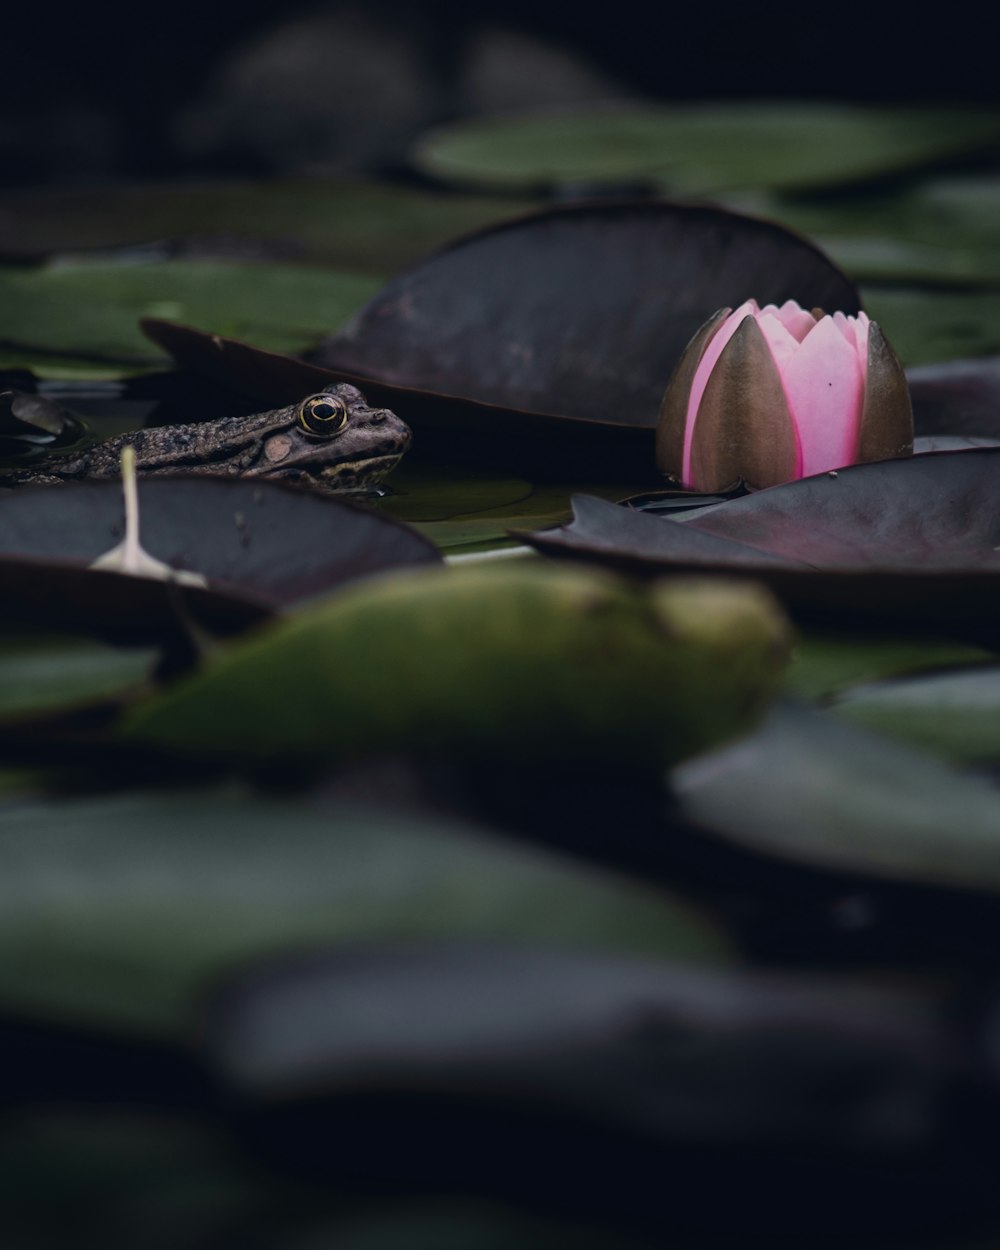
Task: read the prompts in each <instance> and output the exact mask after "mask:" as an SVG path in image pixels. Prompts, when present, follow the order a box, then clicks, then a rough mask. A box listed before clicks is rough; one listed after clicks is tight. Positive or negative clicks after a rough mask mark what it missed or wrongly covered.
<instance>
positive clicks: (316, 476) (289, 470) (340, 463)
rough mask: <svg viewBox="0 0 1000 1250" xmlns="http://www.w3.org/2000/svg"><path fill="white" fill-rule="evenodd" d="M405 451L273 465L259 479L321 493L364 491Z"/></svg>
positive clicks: (400, 449)
mask: <svg viewBox="0 0 1000 1250" xmlns="http://www.w3.org/2000/svg"><path fill="white" fill-rule="evenodd" d="M405 450H406V449H405V448H399V447H397V448H395V449H393V450H383V451H376V452H374V453H373V454H372V455H370V456H359V455H358V454H357V453H355V454H354V455H348V456H345V457H344V458H343V459H342V460H335V461H333V462H332V463H331V462H330V461H329V460H322V461H319V460H317V461H314V462H311V463H310V462H309V461H303V462H302V463H300V464H296V465H288V466H287V467H285V468H281V467H279V466H275V468H274V469H272V470H271V472H269V473H263V474H261V476H262V477H270V478H279V479H283V480H285V481H290V482H295V481H298V482H304V483H308V484H309V485H310V486H313V487H315V489H316V490H321V491H351V490H355V491H356V490H366V489H367V488H369V487H370V486H373V485H374V484H375V483H376V482H379V481H381V480H382V478H384V477H385V476H386V475H387V474H388V473H391V472H392V470H393V469H394V468H395V467H396V465H397V464H399V462H400V460H402V458H403V453H404V452H405Z"/></svg>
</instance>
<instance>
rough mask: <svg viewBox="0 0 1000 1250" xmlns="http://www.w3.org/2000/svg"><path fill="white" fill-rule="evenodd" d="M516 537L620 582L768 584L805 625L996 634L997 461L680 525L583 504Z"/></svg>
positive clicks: (897, 467)
mask: <svg viewBox="0 0 1000 1250" xmlns="http://www.w3.org/2000/svg"><path fill="white" fill-rule="evenodd" d="M522 537H523V538H524V539H525V541H527V542H528V543H530V544H531V545H532V546H534V547H536V548H537V549H538V550H540V551H542V552H544V553H545V554H547V555H550V556H555V557H567V558H577V559H585V560H596V561H598V562H600V563H603V564H608V565H612V566H615V567H618V568H622V569H625V570H628V571H632V572H640V573H647V574H650V573H658V572H674V571H678V570H691V569H709V570H711V571H713V572H727V573H733V574H738V575H739V574H742V575H744V576H746V575H752V576H755V577H758V578H760V579H761V580H764V581H766V582H767V583H768V584H769V585H770V586H771V587H772V589H774V590H775V591H776V592H777V593H778V594H779V595H781V596H782V597H783V598H784V599H785V601H786V602H787V603H788V604H789V605H790V606H791V607H793V608H797V609H799V610H801V611H802V612H803V613H804V614H806V615H809V616H814V615H819V616H821V617H825V616H830V615H834V616H837V617H840V618H851V619H853V620H857V621H858V622H865V623H873V622H876V621H890V622H893V623H896V624H898V623H905V624H907V625H911V626H913V625H920V626H936V627H937V628H942V629H944V630H945V631H951V630H955V629H959V630H961V631H962V632H963V633H966V634H971V635H974V636H976V637H985V638H986V639H987V640H989V639H993V640H995V639H996V635H997V629H998V625H1000V550H998V548H1000V451H998V450H996V449H993V448H989V449H978V450H968V451H960V452H931V453H928V454H927V455H923V456H913V457H911V458H905V459H901V460H885V461H879V462H877V463H873V464H866V465H854V466H852V467H851V468H847V469H841V470H839V471H838V472H836V473H825V474H820V475H819V476H817V477H811V478H803V479H802V480H801V481H798V482H789V483H787V484H786V485H783V486H775V487H772V488H770V489H769V490H762V491H758V492H756V493H754V494H750V495H745V496H743V497H741V498H737V499H733V500H730V501H728V502H726V503H722V504H718V505H716V506H714V507H711V508H706V509H704V510H703V511H701V512H696V513H687V514H681V515H680V516H651V515H648V514H646V513H641V512H635V511H633V510H631V509H627V508H622V507H619V506H617V505H615V504H608V503H605V502H604V501H603V500H599V499H595V498H592V497H590V496H577V497H576V498H575V499H574V519H573V521H572V523H571V524H569V525H567V526H562V527H560V528H558V529H552V530H544V531H540V532H537V533H534V534H527V535H522Z"/></svg>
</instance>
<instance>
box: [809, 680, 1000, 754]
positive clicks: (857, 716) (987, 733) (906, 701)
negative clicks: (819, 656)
mask: <svg viewBox="0 0 1000 1250" xmlns="http://www.w3.org/2000/svg"><path fill="white" fill-rule="evenodd" d="M832 711H833V712H834V713H835V714H836V715H837V716H838V717H839V718H840V719H842V720H845V721H849V722H851V723H852V724H855V725H864V726H866V727H867V728H869V729H874V730H878V731H879V732H881V733H886V734H889V735H891V736H892V737H894V738H899V739H900V740H902V741H904V742H910V743H912V744H913V745H914V746H917V747H923V748H924V749H925V750H928V751H934V752H936V753H937V754H939V755H943V756H945V757H947V758H949V759H956V760H997V761H1000V669H998V668H996V667H972V668H964V669H961V670H959V671H957V672H943V673H933V674H920V675H915V676H912V677H906V678H897V679H895V680H892V681H881V682H874V683H871V684H869V685H864V686H857V687H855V688H854V689H852V690H848V691H845V692H844V693H843V694H842V695H841V696H840V698H838V699H837V701H836V702H835V703H834V704H833V706H832Z"/></svg>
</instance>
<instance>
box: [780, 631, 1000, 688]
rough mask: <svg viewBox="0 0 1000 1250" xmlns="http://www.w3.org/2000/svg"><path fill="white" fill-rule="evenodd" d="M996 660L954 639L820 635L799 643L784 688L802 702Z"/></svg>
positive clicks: (808, 634)
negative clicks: (883, 680) (879, 682)
mask: <svg viewBox="0 0 1000 1250" xmlns="http://www.w3.org/2000/svg"><path fill="white" fill-rule="evenodd" d="M993 658H994V656H993V653H992V652H989V651H986V650H984V649H983V648H982V647H972V646H969V645H968V644H965V643H959V642H955V641H954V639H946V638H920V639H901V638H885V637H879V636H877V635H874V636H873V635H864V634H862V635H854V636H852V635H850V634H847V635H845V634H844V633H843V632H840V633H836V634H831V633H825V632H818V631H817V632H810V633H807V634H806V635H805V637H803V638H800V639H799V643H798V646H797V647H796V648H795V652H794V654H793V656H792V664H791V667H790V669H789V672H788V677H787V681H786V687H787V689H788V690H790V691H792V692H794V693H795V694H798V695H801V696H802V697H804V698H809V699H815V698H819V697H821V696H828V695H833V694H838V693H840V692H842V691H844V690H848V689H849V688H850V687H852V686H860V685H861V684H862V683H864V682H870V681H875V680H877V679H881V678H885V677H897V676H900V675H902V674H906V673H912V672H915V671H920V670H923V669H935V668H939V669H944V668H951V667H959V666H964V665H974V664H982V663H984V662H987V661H989V660H991V659H993Z"/></svg>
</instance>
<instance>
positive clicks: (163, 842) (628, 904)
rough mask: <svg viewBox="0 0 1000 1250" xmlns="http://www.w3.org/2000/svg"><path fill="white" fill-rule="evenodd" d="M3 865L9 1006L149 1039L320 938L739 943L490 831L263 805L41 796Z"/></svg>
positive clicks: (16, 822)
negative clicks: (228, 985) (238, 978)
mask: <svg viewBox="0 0 1000 1250" xmlns="http://www.w3.org/2000/svg"><path fill="white" fill-rule="evenodd" d="M0 861H2V864H3V871H2V873H0V893H2V894H3V907H2V909H0V947H2V948H3V949H4V950H6V951H7V952H8V956H9V957H8V958H7V959H5V960H3V961H0V962H2V969H0V1010H3V1011H5V1012H8V1013H21V1014H23V1013H28V1014H29V1015H32V1016H36V1017H40V1018H43V1019H49V1020H63V1021H67V1022H70V1021H78V1022H80V1023H84V1022H88V1021H89V1022H91V1023H94V1024H97V1023H100V1024H101V1025H102V1026H104V1027H109V1026H110V1027H113V1028H117V1029H128V1030H130V1031H131V1030H134V1029H140V1030H142V1031H144V1032H145V1031H152V1032H154V1033H162V1032H164V1031H166V1032H168V1033H172V1032H175V1031H176V1030H177V1029H178V1028H183V1027H184V1026H185V1024H186V1023H187V1022H190V1014H189V1013H190V1010H191V1008H192V1003H193V996H194V995H195V994H197V993H198V992H199V991H200V990H201V989H202V988H203V987H204V985H205V982H206V978H208V977H212V976H216V975H218V974H220V973H222V972H223V971H224V970H227V969H235V968H237V967H239V966H240V965H241V964H242V963H244V962H245V961H246V960H248V959H249V958H251V957H252V956H257V957H260V956H262V955H270V954H274V953H276V952H277V951H280V950H292V949H297V948H301V947H302V946H303V945H304V944H306V943H316V942H324V943H331V942H332V943H338V944H339V943H345V944H351V945H353V944H355V943H358V942H360V941H371V940H374V939H391V938H398V939H400V940H411V939H414V938H417V937H444V936H452V937H456V938H471V937H479V938H500V937H506V938H512V939H515V940H522V941H523V940H531V939H535V940H539V941H551V942H553V943H556V944H558V945H562V946H568V947H570V948H573V947H577V948H584V949H586V948H597V949H620V950H631V951H634V952H637V953H638V952H646V953H658V954H670V953H673V954H674V955H676V956H677V957H680V958H690V959H696V960H697V959H707V960H710V961H711V960H715V959H718V958H725V957H726V950H727V948H726V943H725V942H724V941H723V940H722V938H721V937H720V936H719V935H718V934H717V933H716V932H715V931H713V929H712V928H711V926H710V925H708V924H707V923H706V922H705V921H704V920H703V919H702V918H701V917H700V916H699V914H698V913H697V912H695V911H692V910H690V909H688V908H686V907H684V906H683V905H681V904H679V903H677V902H676V901H675V900H673V899H671V898H670V897H669V896H666V895H663V894H660V893H657V892H654V891H653V890H651V889H649V888H648V887H645V886H643V885H641V884H633V883H631V882H626V881H624V880H620V879H615V878H613V877H610V876H607V875H602V874H600V873H598V872H596V871H595V870H593V869H588V868H584V867H580V866H578V865H577V864H575V863H573V862H572V861H570V860H567V859H563V858H561V857H556V856H554V855H552V854H550V853H546V852H541V851H536V850H533V849H531V848H529V847H526V846H518V845H516V844H514V843H509V842H506V841H503V840H500V839H497V838H494V837H492V836H491V835H489V834H487V833H485V832H483V831H480V830H478V829H475V828H470V827H468V826H464V825H461V824H457V823H455V822H448V821H444V820H438V821H434V822H431V821H427V820H413V819H409V818H406V817H403V816H393V815H386V814H380V813H379V812H374V813H373V812H370V811H365V810H360V809H358V810H354V809H349V810H339V809H329V810H318V809H315V808H311V807H310V806H308V805H306V804H303V803H301V802H300V803H295V802H284V803H283V802H280V801H277V800H273V799H271V800H268V799H265V798H261V797H260V796H256V797H255V796H243V797H239V796H237V795H234V794H229V795H220V794H212V793H211V792H204V793H199V792H191V793H183V792H180V793H169V794H168V793H152V794H135V795H118V796H113V797H108V798H100V799H91V800H76V801H63V802H58V801H54V802H47V803H46V802H38V803H22V804H20V805H18V806H17V807H16V808H14V809H13V810H11V809H9V808H8V810H7V811H6V812H5V813H4V821H3V830H2V832H0ZM15 953H16V957H15Z"/></svg>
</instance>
